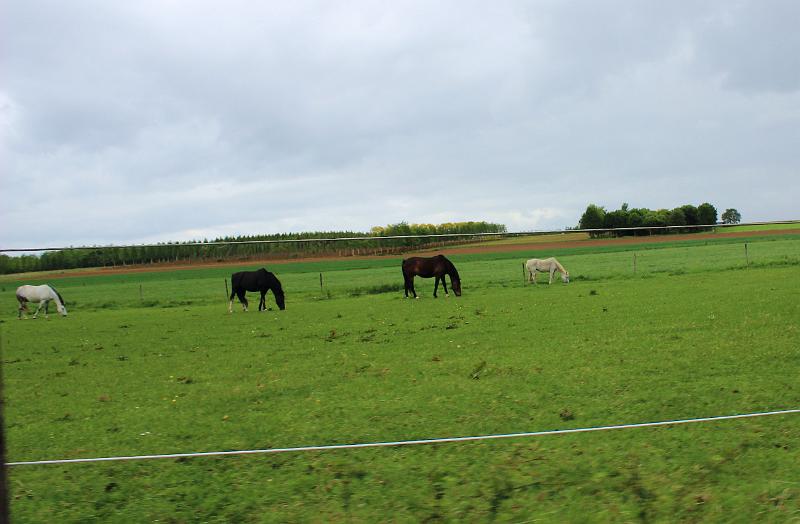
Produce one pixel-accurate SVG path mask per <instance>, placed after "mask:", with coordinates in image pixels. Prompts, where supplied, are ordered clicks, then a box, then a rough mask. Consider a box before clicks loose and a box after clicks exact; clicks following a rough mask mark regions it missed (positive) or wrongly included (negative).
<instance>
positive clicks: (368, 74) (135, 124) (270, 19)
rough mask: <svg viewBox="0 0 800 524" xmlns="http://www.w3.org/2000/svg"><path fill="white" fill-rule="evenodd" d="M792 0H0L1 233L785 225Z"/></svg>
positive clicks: (1, 236)
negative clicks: (617, 220)
mask: <svg viewBox="0 0 800 524" xmlns="http://www.w3.org/2000/svg"><path fill="white" fill-rule="evenodd" d="M798 20H800V2H797V1H796V0H753V1H740V0H720V1H715V0H708V1H703V2H696V1H688V0H687V1H683V0H677V1H671V2H663V1H661V0H653V1H642V0H630V1H623V0H606V1H593V0H585V1H569V0H538V1H537V0H532V1H519V2H516V1H501V0H498V1H496V2H495V1H493V2H473V1H452V2H448V1H441V2H430V1H426V0H424V1H423V0H421V1H403V0H398V1H396V2H376V1H357V0H353V1H347V2H336V1H318V2H308V1H302V0H293V1H291V2H278V1H275V2H267V1H265V2H252V1H239V0H226V1H225V2H220V1H218V2H211V1H204V0H192V1H176V0H137V1H136V2H110V1H108V0H98V1H92V0H75V1H70V2H63V1H60V0H57V1H37V0H6V1H5V2H3V3H2V5H1V6H0V248H5V249H7V248H21V247H33V246H37V247H44V246H66V245H76V246H77V245H95V244H103V245H105V244H117V245H119V244H127V243H142V242H156V241H168V240H195V239H203V238H207V239H212V238H217V237H220V236H226V235H233V236H236V235H253V234H266V233H281V232H294V231H332V230H336V231H340V230H350V231H368V230H369V229H370V228H371V227H372V226H378V225H386V224H392V223H397V222H400V221H406V222H409V223H437V224H438V223H442V222H451V221H466V220H486V221H491V222H497V223H502V224H505V225H506V226H507V227H508V229H509V231H529V230H551V229H563V228H565V227H574V226H576V225H577V223H578V221H579V218H580V215H581V214H582V212H583V211H584V210H585V208H586V206H587V205H588V204H590V203H594V204H597V205H601V206H605V207H606V208H607V209H609V210H611V209H618V208H619V207H620V206H621V205H622V203H623V202H627V203H629V205H630V207H647V208H651V209H659V208H667V209H670V208H673V207H677V206H680V205H683V204H694V205H699V204H701V203H703V202H710V203H711V204H713V205H715V206H716V207H717V209H718V211H719V213H720V214H721V213H722V211H723V210H725V209H727V208H736V209H737V210H738V211H739V212H740V213H741V215H742V219H743V221H746V222H750V221H762V220H763V221H765V220H790V219H800V206H798V201H799V200H800V153H799V152H800V52H799V51H798V50H800V31H797V21H798Z"/></svg>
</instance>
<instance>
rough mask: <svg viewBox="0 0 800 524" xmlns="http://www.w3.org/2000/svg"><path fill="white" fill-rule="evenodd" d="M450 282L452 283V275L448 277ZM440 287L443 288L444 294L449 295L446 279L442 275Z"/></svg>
mask: <svg viewBox="0 0 800 524" xmlns="http://www.w3.org/2000/svg"><path fill="white" fill-rule="evenodd" d="M450 283H451V284H452V283H453V277H450ZM442 288H443V289H444V296H445V297H449V296H450V295H449V294H448V293H447V279H446V278H444V277H442Z"/></svg>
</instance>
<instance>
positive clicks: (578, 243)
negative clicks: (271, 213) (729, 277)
mask: <svg viewBox="0 0 800 524" xmlns="http://www.w3.org/2000/svg"><path fill="white" fill-rule="evenodd" d="M791 234H800V229H783V230H764V231H741V232H734V233H691V234H674V235H653V236H636V237H623V238H605V239H586V240H566V241H555V242H532V243H530V244H500V243H498V244H497V245H491V244H489V245H485V244H483V245H479V246H453V247H442V248H437V249H432V250H417V251H409V252H408V253H407V254H409V255H411V254H413V255H418V256H425V255H431V254H434V253H442V254H445V255H456V254H458V255H460V254H471V253H511V252H517V251H548V250H553V249H564V248H573V247H591V246H610V245H635V244H655V243H659V242H661V243H663V242H674V241H676V240H697V241H700V240H706V239H711V238H737V237H739V238H746V237H754V236H772V235H791ZM400 256H403V255H371V256H367V255H365V256H352V257H350V256H348V257H309V258H291V259H285V260H276V259H264V260H246V261H241V260H239V261H226V262H197V263H186V262H177V263H173V264H169V263H167V264H147V265H139V266H116V267H104V268H88V269H74V270H68V271H50V272H41V273H36V274H35V275H34V274H29V275H6V278H9V277H10V278H14V279H15V280H41V279H42V278H43V277H48V278H69V277H84V276H96V275H114V274H125V273H143V272H151V271H179V270H189V269H204V268H209V267H226V266H244V265H247V266H253V265H259V264H262V265H275V264H287V263H292V262H318V261H326V260H342V259H344V258H348V259H354V260H362V259H375V258H398V257H400Z"/></svg>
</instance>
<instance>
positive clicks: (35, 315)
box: [33, 301, 44, 318]
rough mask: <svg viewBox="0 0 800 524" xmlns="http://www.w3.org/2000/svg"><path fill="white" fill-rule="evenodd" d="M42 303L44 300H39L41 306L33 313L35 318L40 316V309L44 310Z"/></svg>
mask: <svg viewBox="0 0 800 524" xmlns="http://www.w3.org/2000/svg"><path fill="white" fill-rule="evenodd" d="M42 304H44V301H42V302H39V306H38V307H37V308H36V312H35V313H34V314H33V318H36V317H38V316H39V311H41V310H42Z"/></svg>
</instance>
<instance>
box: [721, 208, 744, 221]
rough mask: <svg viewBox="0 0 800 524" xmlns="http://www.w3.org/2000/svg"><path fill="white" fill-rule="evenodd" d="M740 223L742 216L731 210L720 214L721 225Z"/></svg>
mask: <svg viewBox="0 0 800 524" xmlns="http://www.w3.org/2000/svg"><path fill="white" fill-rule="evenodd" d="M741 221H742V215H741V214H740V213H739V212H738V211H736V210H735V209H733V208H728V209H726V210H725V212H724V213H722V223H723V224H738V223H739V222H741Z"/></svg>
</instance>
